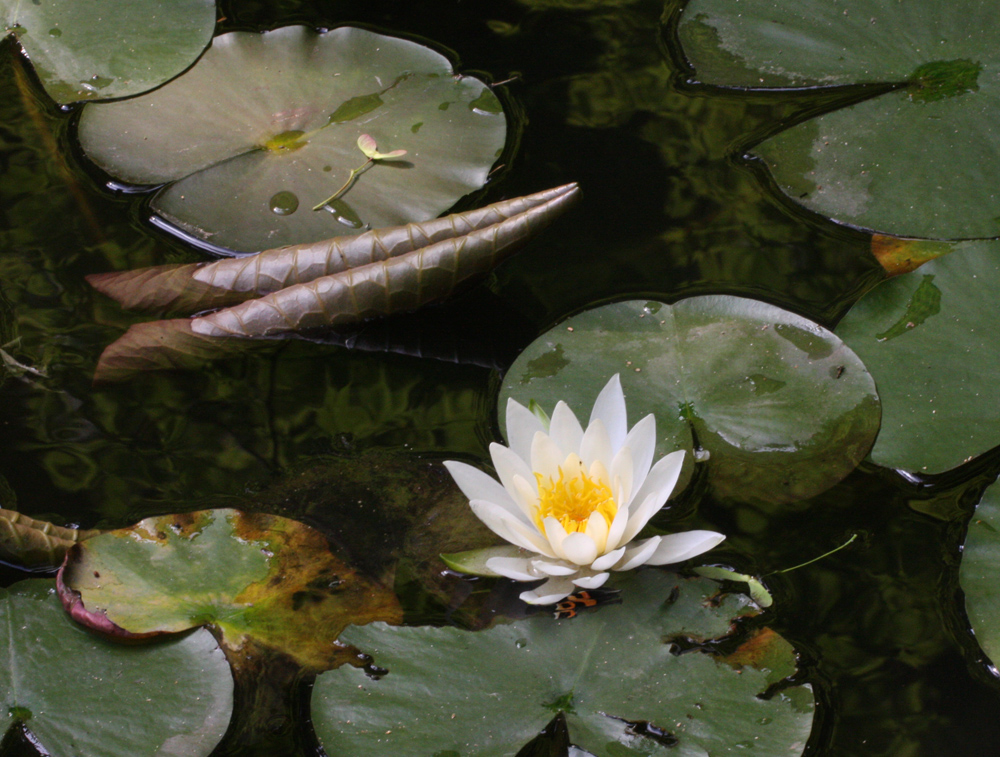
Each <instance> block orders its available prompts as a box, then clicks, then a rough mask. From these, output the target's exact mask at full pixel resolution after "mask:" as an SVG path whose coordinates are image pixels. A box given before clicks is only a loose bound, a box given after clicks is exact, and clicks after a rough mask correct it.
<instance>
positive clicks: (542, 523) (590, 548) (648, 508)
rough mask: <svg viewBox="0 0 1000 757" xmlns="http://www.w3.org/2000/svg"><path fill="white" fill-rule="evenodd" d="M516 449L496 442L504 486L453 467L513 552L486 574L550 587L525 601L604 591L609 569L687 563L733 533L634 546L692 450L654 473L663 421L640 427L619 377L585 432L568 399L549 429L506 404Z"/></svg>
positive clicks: (502, 552)
mask: <svg viewBox="0 0 1000 757" xmlns="http://www.w3.org/2000/svg"><path fill="white" fill-rule="evenodd" d="M507 437H508V439H510V447H509V448H508V447H504V446H503V445H502V444H491V445H490V455H491V457H492V458H493V465H494V466H495V468H496V471H497V476H498V477H499V478H500V481H499V482H498V481H495V480H494V479H493V478H491V477H490V476H488V475H487V474H485V473H483V472H482V471H480V470H478V469H476V468H473V467H472V466H471V465H466V464H464V463H459V462H455V461H451V460H449V461H448V462H446V463H445V466H446V467H447V468H448V472H449V473H451V475H452V478H454V479H455V483H457V484H458V486H459V488H460V489H461V490H462V492H463V493H464V494H465V496H467V497H468V498H469V504H470V505H471V506H472V510H473V512H475V514H476V515H477V516H478V517H479V518H480V520H482V521H483V522H484V523H485V524H486V525H487V526H489V528H490V529H491V530H493V531H494V532H495V533H496V534H498V535H499V536H501V537H503V538H504V539H506V540H507V541H509V542H510V543H511V544H512V545H514V546H512V547H510V548H508V549H504V548H494V549H491V550H489V554H490V555H492V556H491V557H489V559H487V560H485V563H484V565H485V572H487V573H489V574H495V575H500V576H506V577H507V578H512V579H513V580H515V581H538V580H540V579H547V580H546V581H545V583H544V584H542V585H541V586H539V587H538V588H536V589H532V590H531V591H525V592H523V593H522V594H521V599H523V600H524V601H525V602H528V603H530V604H539V605H544V604H552V603H553V602H558V601H559V600H561V599H563V598H564V597H566V596H568V595H569V594H572V593H573V592H574V591H576V589H577V587H579V588H581V589H596V588H597V587H599V586H601V585H603V584H604V582H605V581H607V580H608V576H609V571H612V570H631V569H632V568H637V567H639V566H640V565H667V564H669V563H678V562H681V561H683V560H687V559H688V558H689V557H694V556H695V555H699V554H701V553H702V552H705V551H707V550H709V549H711V548H712V547H714V546H715V545H717V544H718V543H719V542H721V541H722V540H723V539H724V538H725V536H723V535H722V534H718V533H715V532H714V531H687V532H684V533H677V534H669V535H667V536H653V537H651V538H649V539H643V540H641V541H635V542H633V541H632V539H634V538H635V536H636V534H638V533H639V531H641V530H642V528H643V526H645V525H646V523H647V522H648V521H649V519H650V518H651V517H653V515H654V514H656V512H657V511H659V510H660V508H662V507H663V505H664V504H665V503H666V501H667V498H668V497H669V496H670V492H671V491H672V490H673V488H674V485H675V484H676V483H677V477H678V476H679V475H680V471H681V464H682V462H683V460H684V451H683V450H680V451H678V452H672V453H671V454H669V455H667V456H666V457H664V458H663V459H662V460H660V461H659V462H657V463H656V465H653V466H652V468H651V467H650V465H651V463H652V462H653V452H654V448H655V447H656V419H655V418H654V417H653V416H652V415H647V416H646V417H645V418H643V419H642V420H641V421H639V422H638V423H637V424H635V426H633V427H632V430H631V431H629V430H628V424H627V422H626V417H625V396H624V394H623V393H622V386H621V381H620V380H619V377H618V376H617V375H615V376H613V377H612V379H611V380H610V381H609V382H608V383H607V385H606V386H605V387H604V389H602V390H601V393H600V395H599V396H598V397H597V401H596V402H595V403H594V409H593V412H591V415H590V423H589V424H588V426H587V429H586V430H584V429H583V428H582V427H581V425H580V422H579V421H578V420H577V418H576V416H575V415H574V414H573V411H572V410H570V409H569V406H567V405H566V403H565V402H559V403H558V404H557V405H556V407H555V410H554V411H553V413H552V418H551V420H550V422H549V424H548V428H546V425H545V423H544V421H543V420H542V419H540V418H539V417H537V416H536V415H535V414H534V413H532V412H531V411H530V410H528V409H527V408H526V407H524V406H523V405H521V404H519V403H517V402H515V401H514V400H509V401H508V403H507Z"/></svg>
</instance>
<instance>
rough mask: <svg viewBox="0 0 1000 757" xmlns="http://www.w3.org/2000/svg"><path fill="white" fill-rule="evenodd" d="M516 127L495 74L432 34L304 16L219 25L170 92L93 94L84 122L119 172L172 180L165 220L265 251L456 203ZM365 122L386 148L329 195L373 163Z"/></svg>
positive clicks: (96, 156) (99, 157) (239, 247)
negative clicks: (462, 70) (294, 20)
mask: <svg viewBox="0 0 1000 757" xmlns="http://www.w3.org/2000/svg"><path fill="white" fill-rule="evenodd" d="M506 130H507V124H506V118H505V116H504V112H503V108H502V107H501V105H500V101H499V100H498V99H497V98H496V96H494V94H493V93H492V91H491V90H490V89H489V87H487V86H486V85H485V84H484V83H483V82H481V81H480V80H478V79H475V78H473V77H468V76H458V75H456V74H455V73H454V71H453V70H452V68H451V64H450V63H449V61H448V59H447V58H445V57H444V56H442V55H440V54H439V53H437V52H434V51H433V50H431V49H430V48H427V47H424V46H423V45H419V44H417V43H415V42H410V41H408V40H403V39H399V38H396V37H387V36H385V35H381V34H376V33H374V32H370V31H367V30H364V29H357V28H353V27H341V28H338V29H334V30H332V31H329V32H323V33H317V32H315V31H313V30H311V29H307V28H306V27H302V26H288V27H284V28H281V29H276V30H274V31H270V32H265V33H263V34H253V33H249V32H232V33H229V34H224V35H222V36H219V37H216V38H215V39H214V40H213V42H212V46H211V47H210V48H209V49H208V51H207V52H206V53H205V55H204V56H202V58H201V59H200V60H199V61H198V63H197V65H195V66H194V67H193V68H191V70H189V71H188V72H186V73H185V74H184V75H183V76H181V77H179V78H178V79H176V80H175V81H173V82H170V83H169V84H168V85H166V86H164V87H161V88H160V89H158V90H156V91H155V92H152V93H150V94H149V95H146V96H144V97H141V98H135V99H132V100H128V101H123V102H116V103H108V104H100V105H93V106H89V105H88V106H87V107H86V108H85V109H84V113H83V115H82V117H81V119H80V128H79V136H80V142H81V144H82V145H83V149H84V151H85V152H86V154H87V156H88V157H89V158H90V159H91V160H93V161H94V162H95V163H96V164H97V165H98V166H100V167H101V168H102V169H104V170H105V171H107V172H108V173H110V174H111V175H113V176H115V177H116V178H117V179H119V180H121V181H124V182H126V183H129V184H141V185H148V184H167V186H166V187H164V188H163V189H161V190H160V191H159V192H157V194H156V195H155V196H154V197H153V200H152V203H151V207H152V209H153V211H154V212H155V213H156V215H157V217H158V224H159V225H161V226H164V227H168V228H170V229H171V230H173V231H175V232H177V233H181V234H182V235H184V236H186V237H188V238H189V239H191V240H193V241H195V242H196V243H198V244H201V245H202V246H205V247H209V248H216V249H224V250H236V251H243V252H250V251H253V252H256V251H259V250H263V249H270V248H274V247H279V246H281V245H288V244H300V243H305V242H313V241H316V240H320V239H326V238H328V237H331V236H335V235H338V234H340V235H342V234H358V233H361V232H363V231H366V230H368V229H372V228H381V227H385V226H396V225H399V224H403V223H408V222H411V221H424V220H427V219H429V218H433V217H435V216H437V215H440V214H441V213H442V212H444V211H445V210H447V209H448V208H449V207H450V206H452V205H453V204H455V202H456V201H457V200H458V199H459V198H461V197H462V196H463V195H465V194H468V193H469V192H472V191H475V190H477V189H479V188H480V187H482V186H483V184H484V183H485V182H486V178H487V175H488V173H489V171H490V168H491V167H492V165H493V163H494V162H495V161H496V159H497V157H498V156H499V154H500V152H501V150H502V149H503V146H504V141H505V138H506ZM365 135H368V136H369V137H370V138H371V139H373V140H374V141H375V143H376V144H377V145H378V151H379V153H380V154H381V155H382V156H383V158H381V159H378V160H376V161H375V162H374V163H372V164H370V165H369V166H368V168H367V169H366V170H365V171H364V172H363V173H361V174H360V175H359V176H357V177H356V179H355V180H354V181H353V183H352V184H351V185H350V187H349V189H348V190H347V191H346V192H344V193H343V194H342V195H341V196H340V197H339V198H338V199H337V200H335V201H333V202H330V203H328V204H327V205H325V206H323V207H322V208H321V209H320V210H317V211H314V210H313V207H314V206H316V205H317V204H322V203H323V202H324V200H326V198H329V197H330V196H331V195H333V194H334V193H335V192H336V191H337V190H338V188H340V187H342V186H344V185H345V183H347V181H348V177H349V176H350V175H352V171H354V170H355V169H358V168H359V167H361V166H362V165H364V164H365V163H366V161H367V160H368V156H367V155H366V154H365V153H364V152H362V150H361V149H360V148H359V146H358V140H359V138H361V137H363V136H365ZM398 150H405V151H406V154H405V156H399V155H398V154H397V155H395V156H392V154H393V153H396V151H398Z"/></svg>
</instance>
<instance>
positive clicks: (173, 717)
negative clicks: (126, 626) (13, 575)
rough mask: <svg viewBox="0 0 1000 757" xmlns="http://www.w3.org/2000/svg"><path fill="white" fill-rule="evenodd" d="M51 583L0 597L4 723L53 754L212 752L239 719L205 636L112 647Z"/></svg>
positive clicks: (0, 592)
mask: <svg viewBox="0 0 1000 757" xmlns="http://www.w3.org/2000/svg"><path fill="white" fill-rule="evenodd" d="M54 584H55V582H54V581H51V580H40V579H34V580H30V581H21V582H20V583H17V584H14V586H12V587H11V588H10V589H0V655H2V656H3V659H4V660H5V661H6V662H5V664H4V665H2V666H0V702H2V703H3V707H2V708H0V720H2V721H3V727H2V730H4V731H6V730H8V729H9V728H10V727H11V726H12V725H13V724H14V723H17V722H21V723H23V724H24V726H25V727H26V728H27V729H28V730H29V731H30V733H31V735H32V736H33V737H34V739H36V740H37V741H36V744H37V745H38V746H39V747H41V748H42V749H43V750H44V751H43V752H42V753H43V754H52V755H102V756H106V757H144V756H145V755H149V757H152V755H186V756H187V757H198V756H200V755H207V754H209V753H211V752H212V751H213V749H214V748H215V746H216V745H217V744H218V742H219V741H220V740H221V738H222V736H223V734H224V733H225V732H226V728H227V726H228V725H229V720H230V716H231V715H232V711H233V679H232V676H231V675H230V672H229V666H228V665H227V664H226V659H225V657H224V656H223V654H222V651H221V650H220V649H219V646H218V644H217V643H216V641H215V639H213V638H212V635H211V634H210V633H209V632H208V631H204V630H199V631H195V632H194V633H192V634H188V635H185V636H182V637H179V638H176V639H170V640H166V641H164V642H163V643H159V644H152V645H141V646H124V645H121V644H112V643H110V642H107V641H105V640H103V639H99V638H96V637H95V636H94V635H93V634H91V633H89V632H88V631H87V630H85V629H83V628H81V627H80V626H79V625H77V624H76V623H74V622H73V621H71V620H70V619H69V618H68V617H67V616H66V613H65V612H63V608H62V606H61V605H60V603H59V599H58V597H57V596H56V592H55V585H54Z"/></svg>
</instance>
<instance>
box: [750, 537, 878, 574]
mask: <svg viewBox="0 0 1000 757" xmlns="http://www.w3.org/2000/svg"><path fill="white" fill-rule="evenodd" d="M857 538H858V535H857V534H852V535H851V538H850V539H848V540H847V541H845V542H844V543H843V544H841V545H840V546H839V547H834V548H833V549H831V550H830V551H829V552H824V553H823V554H822V555H820V556H819V557H814V558H813V559H812V560H807V561H806V562H804V563H802V564H801V565H793V566H792V567H791V568H785V569H784V570H775V571H772V572H771V573H768V574H767V575H769V576H773V575H776V574H778V573H789V572H791V571H793V570H798V569H799V568H804V567H805V566H807V565H812V564H813V563H814V562H817V561H818V560H822V559H823V558H824V557H829V556H830V555H832V554H833V553H834V552H839V551H840V550H842V549H843V548H844V547H846V546H847V545H848V544H850V543H851V542H853V541H854V540H855V539H857Z"/></svg>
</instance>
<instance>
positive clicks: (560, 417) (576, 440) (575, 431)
mask: <svg viewBox="0 0 1000 757" xmlns="http://www.w3.org/2000/svg"><path fill="white" fill-rule="evenodd" d="M549 436H551V437H552V441H554V442H555V443H556V445H557V446H558V447H559V449H561V450H562V451H563V452H564V453H568V452H579V451H580V440H581V439H583V427H582V426H581V425H580V421H578V420H577V418H576V415H575V414H574V413H573V411H572V410H570V409H569V405H567V404H566V403H565V402H562V401H560V402H557V403H556V409H555V410H553V411H552V423H550V424H549Z"/></svg>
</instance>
